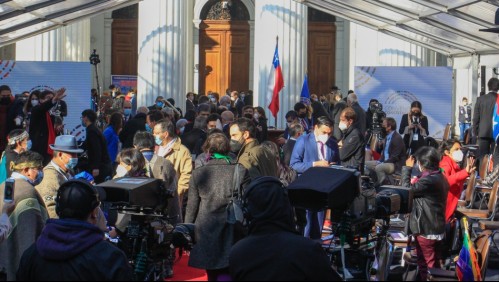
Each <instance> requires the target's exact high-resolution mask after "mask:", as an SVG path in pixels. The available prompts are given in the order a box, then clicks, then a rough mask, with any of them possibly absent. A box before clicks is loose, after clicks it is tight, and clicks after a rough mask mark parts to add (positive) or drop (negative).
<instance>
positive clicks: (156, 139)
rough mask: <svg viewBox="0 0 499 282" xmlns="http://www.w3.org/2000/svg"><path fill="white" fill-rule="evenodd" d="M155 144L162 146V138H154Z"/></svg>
mask: <svg viewBox="0 0 499 282" xmlns="http://www.w3.org/2000/svg"><path fill="white" fill-rule="evenodd" d="M154 142H156V145H158V146H161V144H162V143H163V140H161V137H159V136H154Z"/></svg>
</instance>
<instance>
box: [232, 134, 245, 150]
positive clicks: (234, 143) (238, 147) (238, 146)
mask: <svg viewBox="0 0 499 282" xmlns="http://www.w3.org/2000/svg"><path fill="white" fill-rule="evenodd" d="M241 139H242V137H241ZM242 147H243V143H242V142H240V141H238V140H232V139H230V151H231V152H232V153H234V154H237V153H239V151H241V148H242Z"/></svg>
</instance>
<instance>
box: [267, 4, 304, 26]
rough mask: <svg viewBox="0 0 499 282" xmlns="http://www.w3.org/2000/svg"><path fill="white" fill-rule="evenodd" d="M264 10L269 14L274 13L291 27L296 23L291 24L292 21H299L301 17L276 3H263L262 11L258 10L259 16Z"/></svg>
mask: <svg viewBox="0 0 499 282" xmlns="http://www.w3.org/2000/svg"><path fill="white" fill-rule="evenodd" d="M265 12H270V13H271V14H273V15H275V16H276V17H277V18H278V19H280V20H281V21H283V22H284V23H285V24H287V25H288V26H289V27H290V28H291V29H296V25H294V24H291V23H292V22H293V21H299V20H302V19H303V18H302V17H301V16H300V15H298V14H297V13H296V12H294V11H291V10H290V9H288V8H284V7H282V6H277V5H264V6H263V8H262V11H261V12H260V18H261V17H262V14H263V13H265Z"/></svg>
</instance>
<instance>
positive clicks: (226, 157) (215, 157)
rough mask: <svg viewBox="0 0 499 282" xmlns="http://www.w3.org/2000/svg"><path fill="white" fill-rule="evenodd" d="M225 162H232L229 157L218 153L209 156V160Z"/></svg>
mask: <svg viewBox="0 0 499 282" xmlns="http://www.w3.org/2000/svg"><path fill="white" fill-rule="evenodd" d="M213 159H215V160H225V161H226V162H227V164H230V161H231V160H232V159H231V158H230V157H229V156H226V155H222V154H219V153H214V154H212V155H211V156H210V160H213Z"/></svg>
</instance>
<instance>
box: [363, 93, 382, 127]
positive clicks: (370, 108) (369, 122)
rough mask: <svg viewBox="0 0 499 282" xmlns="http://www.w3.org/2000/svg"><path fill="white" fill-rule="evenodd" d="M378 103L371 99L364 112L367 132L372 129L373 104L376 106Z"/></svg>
mask: <svg viewBox="0 0 499 282" xmlns="http://www.w3.org/2000/svg"><path fill="white" fill-rule="evenodd" d="M378 103H379V101H378V100H377V99H371V100H370V101H369V106H368V108H367V111H366V128H367V130H371V128H373V116H374V115H375V114H376V108H375V107H374V105H375V104H378Z"/></svg>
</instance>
